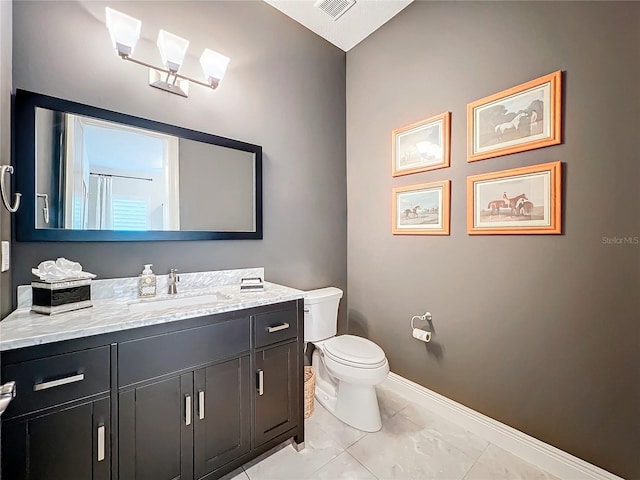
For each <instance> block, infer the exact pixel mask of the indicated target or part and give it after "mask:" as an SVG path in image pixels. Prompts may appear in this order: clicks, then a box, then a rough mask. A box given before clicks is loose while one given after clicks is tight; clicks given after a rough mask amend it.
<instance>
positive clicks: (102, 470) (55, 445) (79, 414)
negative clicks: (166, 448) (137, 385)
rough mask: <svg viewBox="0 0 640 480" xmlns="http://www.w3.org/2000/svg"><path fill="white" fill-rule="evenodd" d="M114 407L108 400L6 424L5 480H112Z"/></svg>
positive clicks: (4, 431)
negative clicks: (112, 420) (111, 441)
mask: <svg viewBox="0 0 640 480" xmlns="http://www.w3.org/2000/svg"><path fill="white" fill-rule="evenodd" d="M109 407H110V402H109V399H104V400H98V401H95V402H91V403H85V404H82V405H78V406H75V407H71V408H66V409H62V410H56V411H53V412H52V413H48V414H45V415H42V416H40V417H35V418H31V419H29V420H19V421H10V422H6V423H3V427H2V475H3V478H7V479H11V480H41V479H45V478H46V479H47V480H70V479H78V480H80V479H92V480H108V479H109V478H111V465H110V463H111V455H110V442H109V438H110V427H109Z"/></svg>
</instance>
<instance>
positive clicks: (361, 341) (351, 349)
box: [324, 335, 386, 367]
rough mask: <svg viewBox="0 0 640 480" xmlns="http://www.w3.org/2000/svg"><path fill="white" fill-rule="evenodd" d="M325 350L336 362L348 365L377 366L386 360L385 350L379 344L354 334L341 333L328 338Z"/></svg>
mask: <svg viewBox="0 0 640 480" xmlns="http://www.w3.org/2000/svg"><path fill="white" fill-rule="evenodd" d="M324 351H325V353H326V354H327V355H329V356H330V357H331V358H333V360H335V361H336V362H339V363H343V364H346V365H354V366H363V367H365V366H367V367H376V366H379V365H381V364H384V363H385V361H386V358H385V355H384V351H383V350H382V349H381V348H380V347H379V346H378V345H376V344H375V343H373V342H372V341H371V340H367V339H366V338H362V337H356V336H354V335H339V336H337V337H333V338H330V339H329V340H326V341H325V342H324Z"/></svg>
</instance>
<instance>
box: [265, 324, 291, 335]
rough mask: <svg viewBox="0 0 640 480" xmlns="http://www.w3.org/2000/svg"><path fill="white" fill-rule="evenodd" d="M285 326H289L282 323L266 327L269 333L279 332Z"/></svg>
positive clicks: (285, 327) (284, 328)
mask: <svg viewBox="0 0 640 480" xmlns="http://www.w3.org/2000/svg"><path fill="white" fill-rule="evenodd" d="M287 328H289V324H288V323H283V324H282V325H278V326H277V327H269V328H267V332H269V333H273V332H279V331H280V330H286V329H287Z"/></svg>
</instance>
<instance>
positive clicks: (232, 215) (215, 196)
mask: <svg viewBox="0 0 640 480" xmlns="http://www.w3.org/2000/svg"><path fill="white" fill-rule="evenodd" d="M179 145H180V146H179V156H180V162H179V169H180V196H179V197H180V229H181V230H216V231H230V232H234V231H235V232H252V231H255V228H256V222H255V213H256V212H255V208H254V206H255V160H254V158H255V155H254V154H253V153H251V152H244V151H242V150H232V149H230V148H227V147H220V146H212V145H209V144H207V143H203V142H196V141H194V140H187V139H185V138H181V139H180V143H179Z"/></svg>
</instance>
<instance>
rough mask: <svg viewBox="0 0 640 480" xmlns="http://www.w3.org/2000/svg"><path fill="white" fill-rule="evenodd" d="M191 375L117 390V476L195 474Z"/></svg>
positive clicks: (174, 479)
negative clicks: (118, 400)
mask: <svg viewBox="0 0 640 480" xmlns="http://www.w3.org/2000/svg"><path fill="white" fill-rule="evenodd" d="M192 391H193V376H192V374H190V373H189V374H185V375H182V376H176V377H172V378H169V379H166V380H162V381H159V382H156V383H152V384H150V385H145V386H142V387H138V388H136V389H133V390H129V391H126V392H121V393H120V394H119V399H120V404H119V423H118V425H119V458H118V462H119V469H118V473H119V478H120V479H122V480H178V479H192V478H193V457H192V454H193V438H192V428H193V427H192V424H193V396H192Z"/></svg>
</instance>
